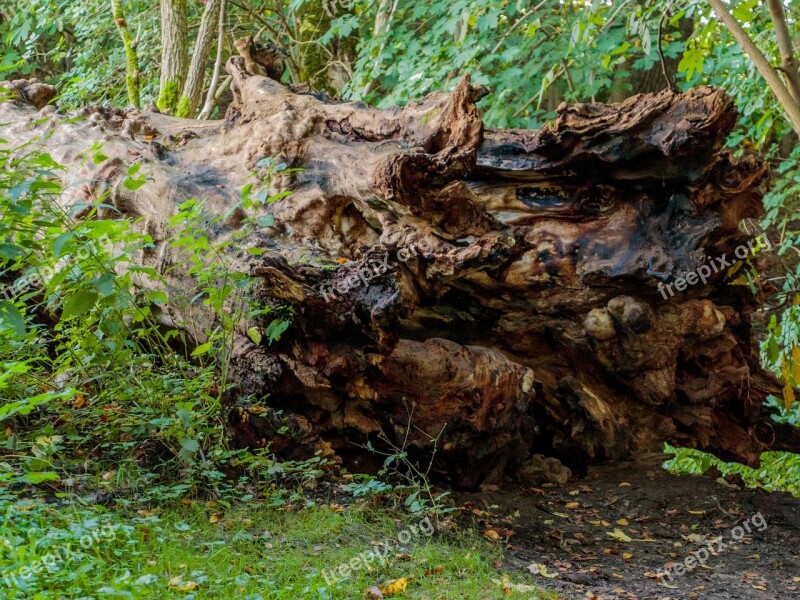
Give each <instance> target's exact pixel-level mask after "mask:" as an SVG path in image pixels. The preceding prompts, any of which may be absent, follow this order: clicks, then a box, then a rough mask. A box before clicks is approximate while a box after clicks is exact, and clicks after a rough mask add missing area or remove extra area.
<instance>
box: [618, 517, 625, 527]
mask: <svg viewBox="0 0 800 600" xmlns="http://www.w3.org/2000/svg"><path fill="white" fill-rule="evenodd" d="M617 525H622V526H623V527H627V526H628V519H617Z"/></svg>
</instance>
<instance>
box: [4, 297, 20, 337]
mask: <svg viewBox="0 0 800 600" xmlns="http://www.w3.org/2000/svg"><path fill="white" fill-rule="evenodd" d="M0 322H2V323H4V324H5V325H7V326H9V327H11V329H13V330H14V333H15V334H16V335H17V336H18V337H24V336H25V317H23V316H22V313H21V312H19V309H18V308H17V307H16V306H14V305H13V304H11V302H9V301H8V300H2V301H0Z"/></svg>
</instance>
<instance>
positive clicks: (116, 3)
mask: <svg viewBox="0 0 800 600" xmlns="http://www.w3.org/2000/svg"><path fill="white" fill-rule="evenodd" d="M120 2H121V0H111V13H112V15H113V17H114V21H115V22H116V25H117V31H119V35H120V37H121V38H122V45H123V47H124V48H125V87H126V89H127V90H128V103H129V104H130V105H131V106H132V107H134V108H141V103H142V102H141V97H140V96H141V83H140V80H139V56H138V54H137V53H136V44H135V42H134V40H133V38H132V37H131V33H130V31H129V30H128V24H127V21H126V20H125V13H124V11H123V10H122V4H121V3H120Z"/></svg>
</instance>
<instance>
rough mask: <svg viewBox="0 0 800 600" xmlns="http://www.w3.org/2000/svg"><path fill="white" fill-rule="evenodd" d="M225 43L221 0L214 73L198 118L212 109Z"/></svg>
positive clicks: (207, 116) (206, 115)
mask: <svg viewBox="0 0 800 600" xmlns="http://www.w3.org/2000/svg"><path fill="white" fill-rule="evenodd" d="M224 45H225V0H221V2H220V6H219V33H218V34H217V59H216V60H215V61H214V74H213V75H212V76H211V83H210V84H209V86H208V93H207V94H206V102H205V104H204V105H203V110H201V111H200V114H199V115H198V117H197V118H198V119H208V118H209V117H210V116H211V111H212V110H214V105H215V104H216V100H217V96H216V91H217V82H218V81H219V73H220V70H221V69H222V54H223V51H224Z"/></svg>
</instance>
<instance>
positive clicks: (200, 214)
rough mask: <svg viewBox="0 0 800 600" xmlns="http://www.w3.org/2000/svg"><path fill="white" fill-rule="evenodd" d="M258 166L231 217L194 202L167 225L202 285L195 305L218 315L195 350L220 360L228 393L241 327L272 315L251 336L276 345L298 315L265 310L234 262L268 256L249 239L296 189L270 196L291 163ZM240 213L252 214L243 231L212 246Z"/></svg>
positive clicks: (290, 311) (173, 243)
mask: <svg viewBox="0 0 800 600" xmlns="http://www.w3.org/2000/svg"><path fill="white" fill-rule="evenodd" d="M256 166H257V167H258V168H259V173H258V174H257V175H255V177H256V178H257V182H255V183H249V184H247V185H246V186H245V187H244V188H243V189H242V192H241V197H240V199H239V201H238V202H236V203H235V204H233V205H232V206H230V207H229V208H228V210H227V211H226V212H225V213H223V214H221V215H218V216H216V217H212V216H210V215H209V214H208V212H207V211H206V209H205V203H204V202H202V201H200V200H197V199H194V198H192V199H189V200H187V201H185V202H184V203H183V204H181V205H180V206H179V207H178V212H177V213H176V214H175V215H173V216H172V217H170V218H169V220H168V221H167V225H168V227H170V228H172V229H173V230H175V232H176V234H175V237H174V239H173V240H172V241H171V242H170V245H171V246H172V247H173V248H176V249H179V250H181V252H182V254H183V255H185V257H186V259H187V261H188V264H189V269H188V273H189V274H190V275H191V276H192V277H193V279H194V280H195V282H196V287H197V293H196V295H195V296H193V297H192V298H191V299H189V302H190V303H195V302H202V304H204V305H205V306H207V307H208V308H210V309H211V310H212V311H213V313H214V315H215V317H216V319H215V323H214V327H213V329H211V330H209V331H206V332H204V333H205V335H206V338H207V339H206V340H204V341H202V343H201V344H199V345H198V346H197V347H196V348H195V349H194V350H193V351H192V353H191V356H192V357H194V358H198V359H202V358H203V357H205V356H208V357H209V358H212V359H214V361H215V362H216V363H217V365H218V366H219V368H220V373H221V379H222V384H223V385H222V390H224V388H225V385H226V384H227V381H228V374H229V369H230V361H231V353H232V349H233V338H234V334H235V331H236V326H237V324H239V323H241V322H243V321H245V320H246V321H247V322H252V321H254V320H256V319H258V320H264V317H267V318H269V317H271V318H269V323H268V325H267V326H266V328H265V330H264V331H263V333H262V331H261V330H260V329H259V328H258V327H255V326H254V327H250V328H248V330H247V335H248V336H249V337H250V339H251V340H252V341H253V342H254V343H256V344H260V343H261V342H262V340H263V338H264V337H265V336H266V338H267V340H268V342H269V343H270V344H271V343H273V342H275V341H278V340H279V339H280V338H281V336H282V335H283V333H284V332H285V331H286V329H288V327H289V325H290V324H291V319H292V316H293V314H294V313H293V309H292V307H290V306H262V305H260V304H258V303H257V302H255V301H254V300H253V288H254V285H255V280H254V279H253V278H252V277H251V276H250V274H249V273H247V272H244V271H241V270H237V269H236V268H235V267H234V261H233V260H232V258H231V257H232V256H233V255H236V254H239V253H241V252H242V251H244V252H246V253H247V254H250V255H253V256H259V255H261V254H262V253H263V250H262V249H261V248H258V247H256V246H253V245H251V243H248V242H247V240H248V239H251V238H252V236H253V234H254V233H255V232H256V230H257V229H259V228H263V227H269V226H271V225H273V224H274V217H273V216H272V215H271V214H269V213H267V212H266V211H265V210H264V207H265V206H266V205H267V204H271V203H272V202H276V201H277V200H280V199H281V198H285V197H286V196H288V195H289V194H291V192H290V191H282V192H279V193H277V194H272V195H270V194H269V191H268V190H269V183H270V181H271V180H272V178H273V177H274V176H275V175H276V174H278V173H290V172H292V171H296V170H297V169H289V168H288V167H287V165H286V163H284V162H278V161H277V160H275V159H272V158H264V159H262V160H260V161H259V162H258V163H257V165H256ZM256 188H258V189H257V190H256ZM236 214H241V215H247V216H244V217H243V218H242V219H241V222H240V224H239V227H238V228H237V229H235V230H233V231H232V232H231V233H230V235H227V236H222V237H221V238H220V239H219V241H213V242H212V241H211V240H210V239H209V237H208V232H209V231H213V230H215V229H218V228H219V227H221V226H222V224H223V223H224V222H225V221H227V220H228V219H230V218H231V217H232V216H233V215H236ZM181 268H183V267H181ZM221 393H222V392H221Z"/></svg>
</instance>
